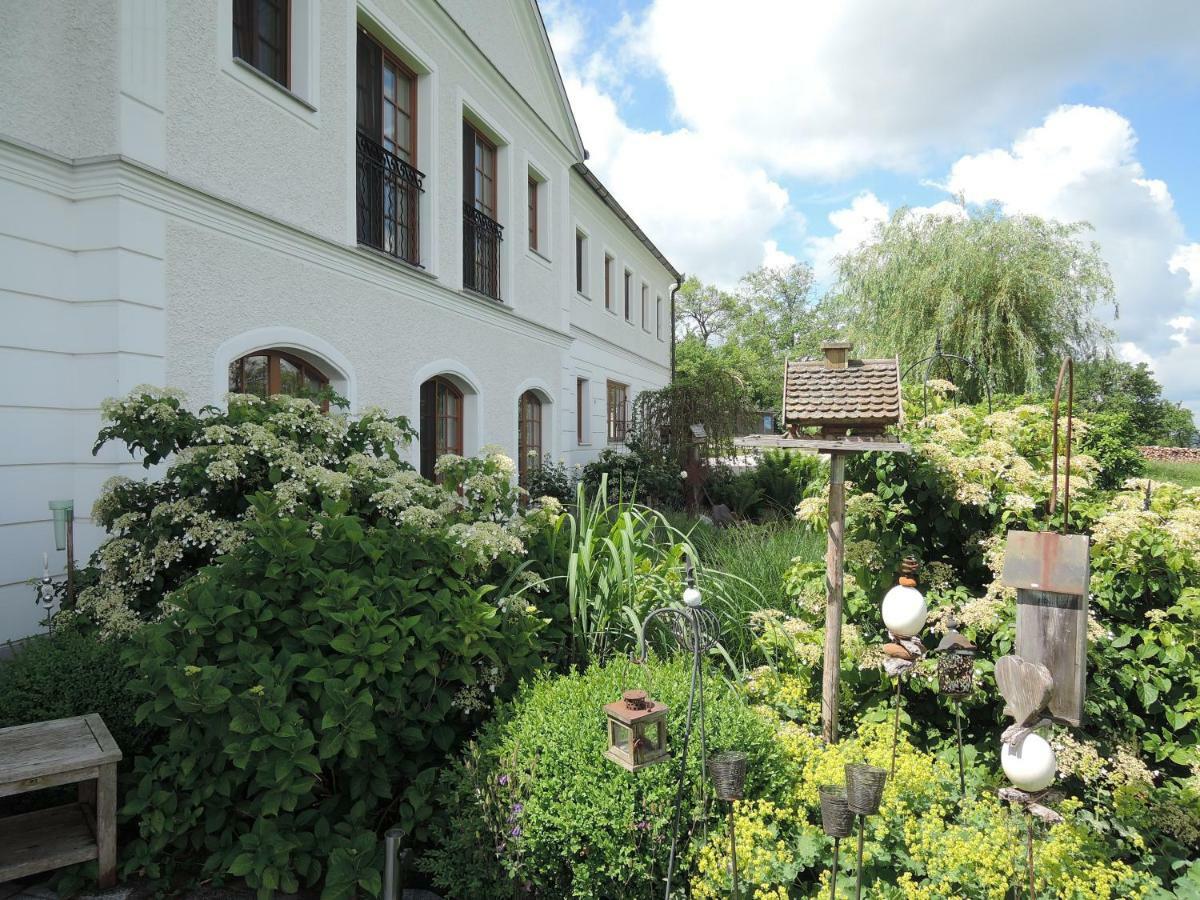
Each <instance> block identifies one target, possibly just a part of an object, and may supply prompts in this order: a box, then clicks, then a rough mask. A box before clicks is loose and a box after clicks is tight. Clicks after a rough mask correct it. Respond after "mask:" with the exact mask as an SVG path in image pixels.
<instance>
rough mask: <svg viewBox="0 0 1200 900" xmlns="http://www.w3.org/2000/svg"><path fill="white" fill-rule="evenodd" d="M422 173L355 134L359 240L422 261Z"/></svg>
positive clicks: (370, 245) (401, 256) (391, 252)
mask: <svg viewBox="0 0 1200 900" xmlns="http://www.w3.org/2000/svg"><path fill="white" fill-rule="evenodd" d="M424 179H425V176H424V175H423V174H422V173H421V172H419V171H417V170H416V169H415V168H413V167H412V166H410V165H409V164H408V163H406V162H405V161H404V160H402V159H401V158H400V157H399V156H397V155H396V154H395V153H392V152H391V151H389V150H385V149H384V148H383V146H382V145H380V144H378V143H376V142H375V141H373V140H371V139H370V138H369V137H367V136H366V135H365V134H363V133H362V132H361V131H360V132H359V133H358V179H357V180H358V242H359V243H360V244H366V245H367V246H368V247H374V248H375V249H376V250H382V251H383V252H384V253H387V254H390V255H391V256H395V257H397V258H399V259H402V260H404V261H405V262H410V263H412V264H413V265H416V266H419V265H420V264H421V229H420V223H421V217H420V210H421V194H422V193H423V192H424V190H425V189H424V187H422V183H423V181H424Z"/></svg>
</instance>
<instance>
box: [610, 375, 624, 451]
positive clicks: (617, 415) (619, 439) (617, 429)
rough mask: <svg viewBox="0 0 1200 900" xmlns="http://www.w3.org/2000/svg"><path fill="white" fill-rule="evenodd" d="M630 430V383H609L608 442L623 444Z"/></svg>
mask: <svg viewBox="0 0 1200 900" xmlns="http://www.w3.org/2000/svg"><path fill="white" fill-rule="evenodd" d="M628 431H629V385H626V384H620V383H619V382H616V381H610V382H609V383H608V442H609V443H610V444H622V443H624V442H625V435H626V434H627V433H628Z"/></svg>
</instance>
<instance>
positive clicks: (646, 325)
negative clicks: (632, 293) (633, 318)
mask: <svg viewBox="0 0 1200 900" xmlns="http://www.w3.org/2000/svg"><path fill="white" fill-rule="evenodd" d="M642 331H644V332H646V333H647V334H649V333H650V285H648V284H646V282H644V281H643V282H642Z"/></svg>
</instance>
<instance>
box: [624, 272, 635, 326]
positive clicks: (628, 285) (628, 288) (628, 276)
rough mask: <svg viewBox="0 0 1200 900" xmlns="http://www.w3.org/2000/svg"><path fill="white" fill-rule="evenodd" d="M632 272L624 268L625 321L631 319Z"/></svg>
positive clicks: (630, 320)
mask: <svg viewBox="0 0 1200 900" xmlns="http://www.w3.org/2000/svg"><path fill="white" fill-rule="evenodd" d="M632 292H633V273H632V272H630V271H629V270H628V269H626V270H625V321H626V322H632V321H633V297H632V296H631V295H632Z"/></svg>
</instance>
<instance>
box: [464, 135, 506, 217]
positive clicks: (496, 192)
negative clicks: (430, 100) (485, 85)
mask: <svg viewBox="0 0 1200 900" xmlns="http://www.w3.org/2000/svg"><path fill="white" fill-rule="evenodd" d="M468 133H470V134H471V136H472V144H471V157H470V159H469V160H468V159H464V160H463V175H464V176H466V178H465V180H466V184H464V185H463V190H464V193H466V194H467V195H468V200H467V202H468V203H470V204H471V205H472V206H474V207H475V209H477V210H479V211H480V212H481V213H483V214H484V215H485V216H487V217H488V218H489V219H491V220H492V221H493V222H499V221H500V219H499V216H498V214H497V211H498V210H499V209H500V182H499V181H498V180H497V177H496V175H497V171H498V166H499V156H500V151H499V150H498V149H497V148H496V144H495V142H493V141H492V139H491V138H489V137H488V136H487V135H485V134H484V133H483V132H482V131H480V130H479V129H478V128H477V127H476V126H475V125H474V124H473V123H472V122H471V121H470V120H469V119H463V136H464V138H465V137H466V135H467V134H468ZM463 145H464V146H463V150H464V156H465V155H466V153H465V151H466V149H467V148H466V141H465V140H464V141H463ZM480 146H482V147H483V148H484V150H485V151H486V152H485V153H483V154H482V155H481V156H482V160H483V164H484V167H483V168H482V169H481V168H480V167H479V166H478V165H476V163H475V157H476V152H477V151H478V149H479V147H480ZM489 160H490V162H491V171H490V172H489V171H488V168H487V163H488V161H489ZM477 175H478V176H481V177H480V178H479V180H480V181H482V182H484V185H485V194H486V184H487V183H489V182H490V183H491V186H492V206H491V208H489V207H488V206H487V204H486V202H485V201H486V199H487V198H486V197H484V198H482V199H481V198H480V197H479V196H478V193H477V192H476V189H475V181H476V176H477Z"/></svg>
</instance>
